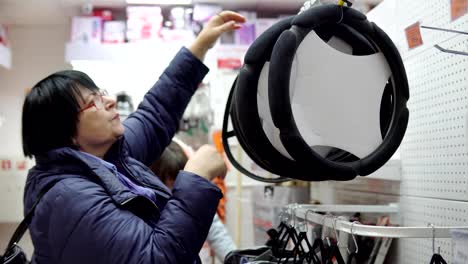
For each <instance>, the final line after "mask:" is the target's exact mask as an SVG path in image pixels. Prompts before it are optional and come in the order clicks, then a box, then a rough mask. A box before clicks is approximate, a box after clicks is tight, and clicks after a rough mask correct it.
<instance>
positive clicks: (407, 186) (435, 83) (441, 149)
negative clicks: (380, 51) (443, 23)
mask: <svg viewBox="0 0 468 264" xmlns="http://www.w3.org/2000/svg"><path fill="white" fill-rule="evenodd" d="M443 45H444V47H446V48H450V49H459V50H461V49H463V46H468V38H466V37H465V36H459V37H455V38H451V39H449V40H446V41H445V42H444V43H443ZM405 67H406V71H407V75H408V81H409V85H410V101H409V104H408V107H409V110H410V119H409V123H408V129H407V132H406V134H405V138H404V140H403V143H402V147H401V156H402V169H403V180H402V193H403V194H410V195H413V196H423V197H438V198H446V199H453V200H464V201H468V192H467V191H468V177H467V176H468V174H467V173H468V151H467V146H466V144H467V141H466V137H467V135H466V128H465V124H466V118H467V117H466V113H467V111H468V71H467V69H468V58H467V57H466V56H460V55H454V54H447V53H442V52H440V51H438V50H437V49H435V48H431V49H426V50H425V51H423V52H421V53H419V54H418V56H413V57H411V58H408V59H407V60H405Z"/></svg>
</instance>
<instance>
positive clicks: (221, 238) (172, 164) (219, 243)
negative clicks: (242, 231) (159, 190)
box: [150, 139, 236, 262]
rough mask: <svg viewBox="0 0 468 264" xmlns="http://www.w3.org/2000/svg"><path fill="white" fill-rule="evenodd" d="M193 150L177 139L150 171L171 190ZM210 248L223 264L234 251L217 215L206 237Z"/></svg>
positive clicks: (232, 244) (229, 237)
mask: <svg viewBox="0 0 468 264" xmlns="http://www.w3.org/2000/svg"><path fill="white" fill-rule="evenodd" d="M193 153H194V152H193V150H192V148H190V147H189V146H187V145H186V144H184V143H183V142H181V141H180V140H177V139H173V141H172V142H171V143H170V144H169V146H167V148H166V149H165V150H164V152H163V153H162V155H161V157H159V159H158V160H156V161H155V162H154V163H153V164H152V165H151V166H150V168H151V170H152V171H153V172H154V174H155V175H157V176H158V177H159V179H160V180H161V181H162V182H163V183H164V184H165V185H166V186H167V187H168V188H169V189H171V190H172V189H173V187H174V183H175V182H176V180H177V176H178V175H179V173H180V171H182V170H183V169H184V167H185V165H186V163H187V161H188V160H189V157H191V156H192V155H193ZM206 241H207V242H208V244H209V246H210V248H211V249H212V250H213V252H214V253H215V256H216V258H217V259H218V260H219V261H221V262H224V258H225V257H226V255H227V254H228V253H229V252H231V251H233V250H235V249H236V245H235V244H234V241H233V240H232V238H231V236H230V235H229V233H228V231H227V230H226V227H225V226H224V224H223V223H222V222H221V219H220V218H219V216H218V214H215V216H214V218H213V223H212V224H211V227H210V231H209V232H208V237H207V238H206Z"/></svg>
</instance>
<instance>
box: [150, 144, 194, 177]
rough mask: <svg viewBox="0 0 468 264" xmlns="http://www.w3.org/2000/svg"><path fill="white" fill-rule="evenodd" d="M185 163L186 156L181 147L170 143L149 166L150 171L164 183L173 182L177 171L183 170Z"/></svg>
mask: <svg viewBox="0 0 468 264" xmlns="http://www.w3.org/2000/svg"><path fill="white" fill-rule="evenodd" d="M187 161H188V158H187V155H186V154H185V152H184V150H183V149H182V147H181V146H180V145H179V144H177V143H176V142H174V141H171V143H170V144H169V146H167V148H166V149H165V150H164V152H163V153H162V154H161V157H159V159H158V160H156V161H155V162H153V164H151V166H150V169H151V170H152V171H153V172H154V174H156V175H157V176H158V177H159V179H160V180H161V181H162V182H163V183H166V181H167V180H172V181H175V179H176V177H177V175H178V174H179V171H180V170H183V169H184V167H185V164H186V163H187Z"/></svg>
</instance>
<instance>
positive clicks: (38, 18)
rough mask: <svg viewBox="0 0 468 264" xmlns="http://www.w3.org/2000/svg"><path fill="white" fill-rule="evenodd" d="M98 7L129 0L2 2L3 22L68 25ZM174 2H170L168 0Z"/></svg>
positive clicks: (225, 2)
mask: <svg viewBox="0 0 468 264" xmlns="http://www.w3.org/2000/svg"><path fill="white" fill-rule="evenodd" d="M304 1H305V0H194V1H193V2H194V3H201V2H203V3H216V4H221V5H222V6H223V7H224V8H226V9H241V8H246V9H252V8H255V9H270V10H271V9H282V10H291V11H295V10H298V9H299V8H300V7H301V6H302V3H303V2H304ZM89 2H90V3H92V4H93V6H97V7H122V6H125V0H0V23H1V24H7V25H51V24H66V23H68V22H69V19H70V17H71V16H73V15H78V14H79V13H80V10H81V7H82V6H83V5H84V4H86V3H89ZM168 2H170V0H168Z"/></svg>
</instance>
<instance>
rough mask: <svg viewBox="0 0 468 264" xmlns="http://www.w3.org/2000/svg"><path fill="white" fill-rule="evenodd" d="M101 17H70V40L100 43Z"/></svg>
mask: <svg viewBox="0 0 468 264" xmlns="http://www.w3.org/2000/svg"><path fill="white" fill-rule="evenodd" d="M101 38H102V19H101V18H100V17H93V16H77V17H73V18H72V29H71V42H82V43H86V44H88V43H101Z"/></svg>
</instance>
